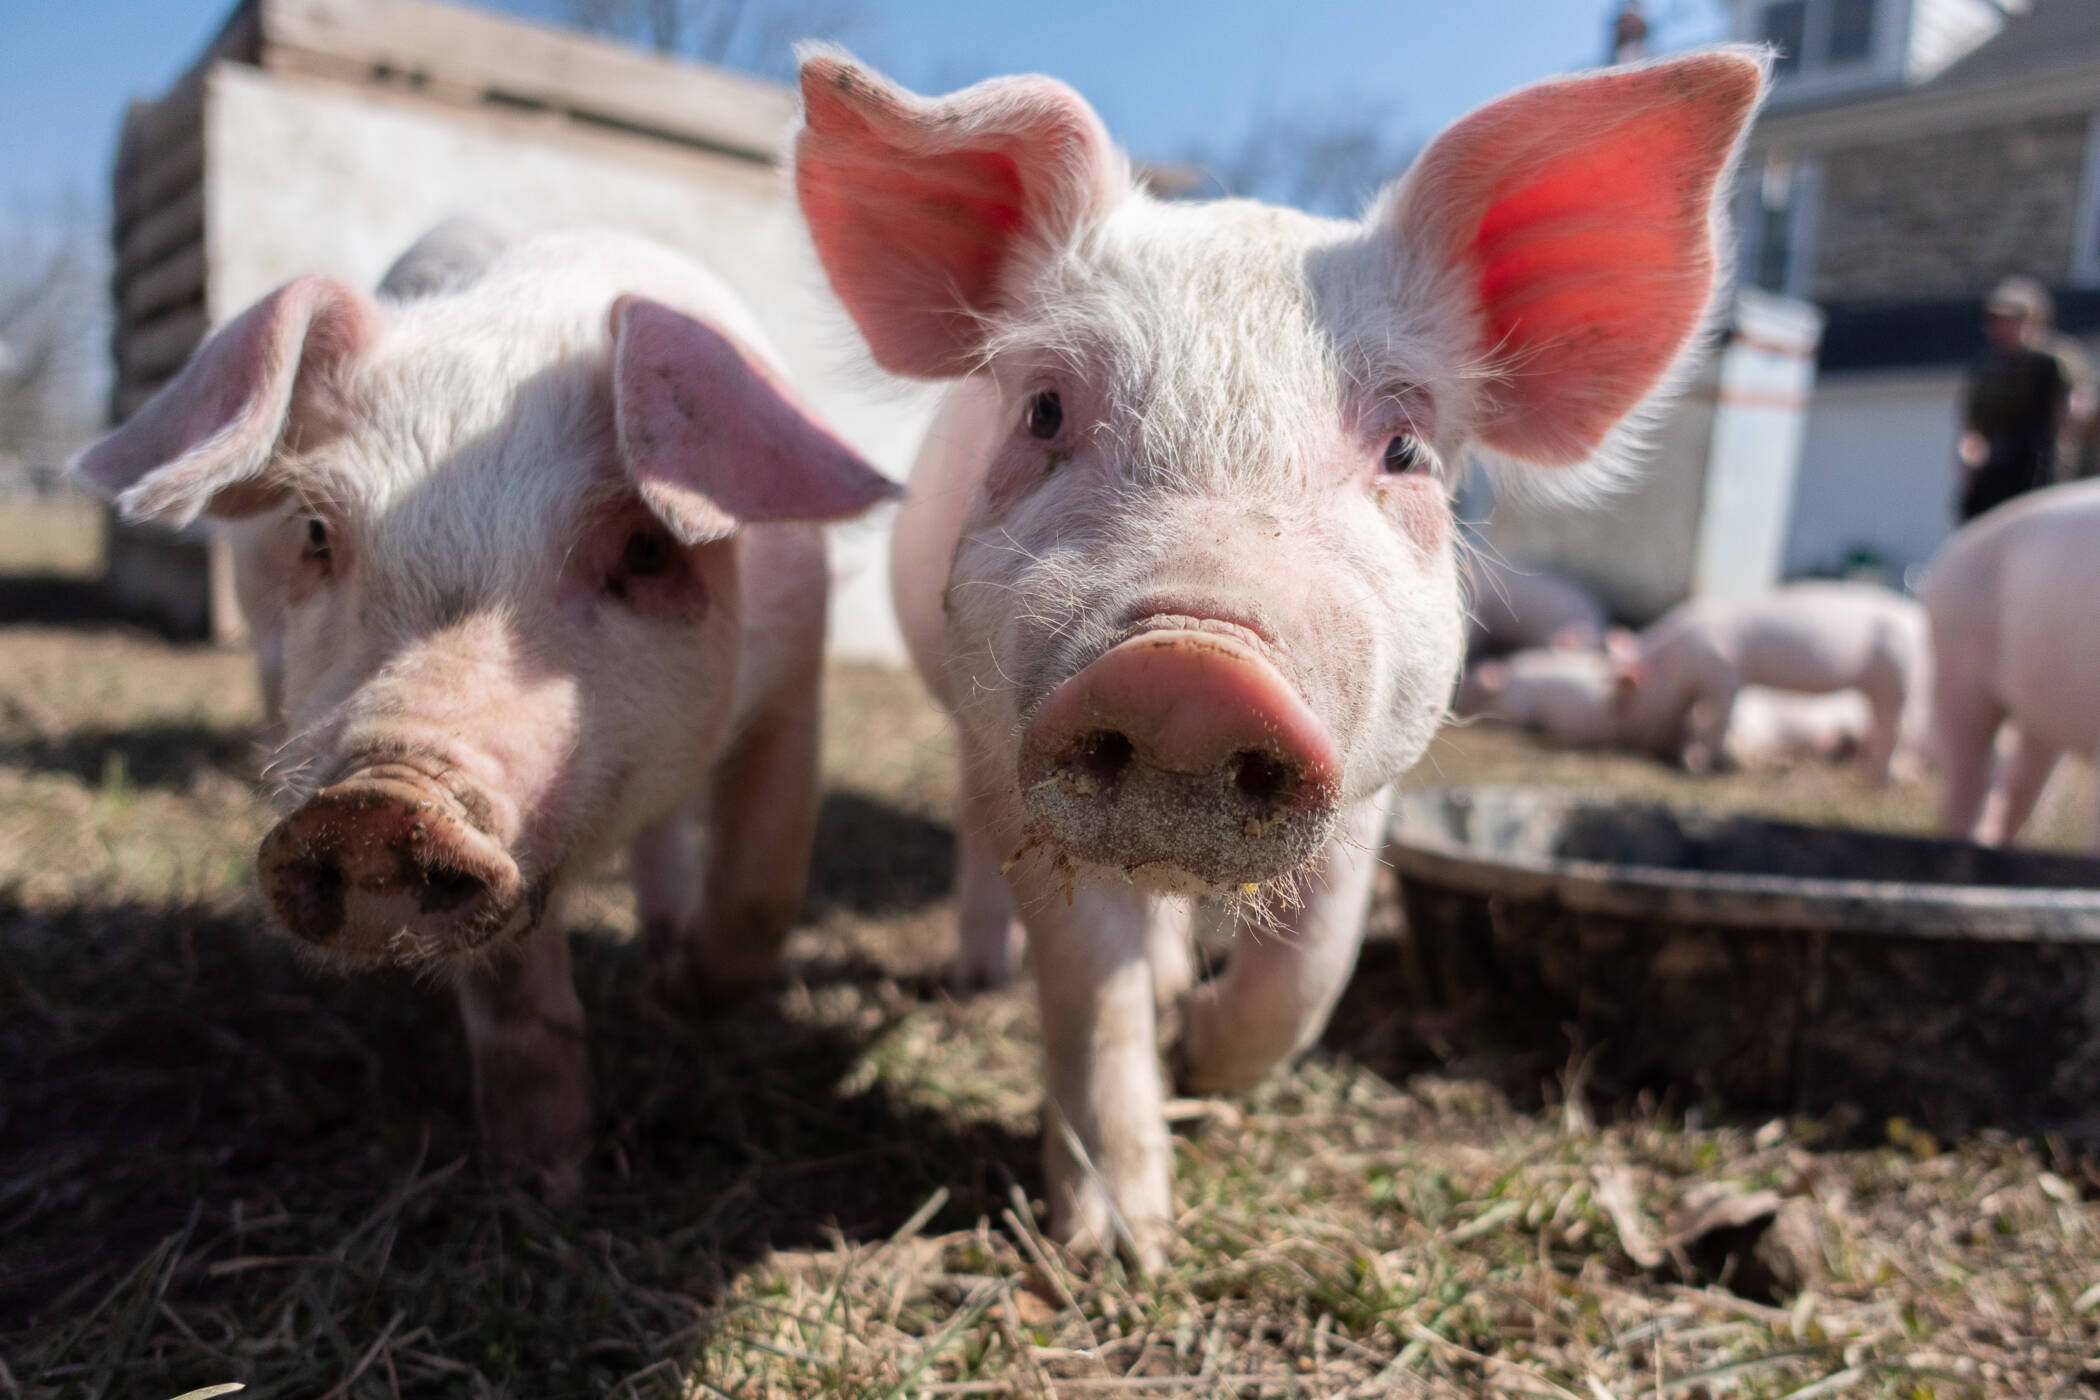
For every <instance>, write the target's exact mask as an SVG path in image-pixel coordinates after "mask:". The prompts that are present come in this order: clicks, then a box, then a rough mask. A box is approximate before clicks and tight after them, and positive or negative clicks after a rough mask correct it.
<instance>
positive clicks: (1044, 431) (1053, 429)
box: [1028, 389, 1065, 442]
mask: <svg viewBox="0 0 2100 1400" xmlns="http://www.w3.org/2000/svg"><path fill="white" fill-rule="evenodd" d="M1064 425H1065V406H1064V405H1063V404H1061V403H1059V402H1058V400H1057V391H1056V390H1055V389H1045V390H1044V391H1043V392H1042V393H1040V394H1037V395H1036V396H1035V397H1034V398H1032V399H1030V400H1029V401H1028V435H1029V436H1030V437H1034V438H1041V439H1042V440H1043V441H1044V442H1048V441H1049V440H1050V439H1052V438H1054V437H1056V436H1057V430H1058V429H1059V428H1062V427H1063V426H1064Z"/></svg>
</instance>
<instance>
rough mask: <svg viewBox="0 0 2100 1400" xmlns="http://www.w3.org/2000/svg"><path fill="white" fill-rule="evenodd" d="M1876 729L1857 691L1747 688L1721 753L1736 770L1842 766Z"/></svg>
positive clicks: (1737, 698) (1731, 718)
mask: <svg viewBox="0 0 2100 1400" xmlns="http://www.w3.org/2000/svg"><path fill="white" fill-rule="evenodd" d="M1873 727H1874V712H1873V710H1872V708H1871V707H1870V706H1869V705H1868V704H1867V698H1866V697H1865V696H1864V695H1861V694H1860V693H1859V692H1858V691H1856V690H1838V691H1832V692H1830V693H1828V694H1825V695H1808V694H1803V693H1802V692H1800V691H1797V690H1775V689H1773V688H1772V687H1770V686H1763V685H1746V686H1744V687H1743V688H1742V689H1741V690H1739V691H1737V692H1736V696H1735V709H1734V712H1733V713H1732V714H1731V715H1730V716H1729V720H1728V735H1727V737H1726V738H1725V739H1724V740H1723V741H1722V750H1721V752H1722V757H1724V758H1725V759H1726V760H1727V761H1728V763H1729V765H1730V766H1731V767H1735V768H1785V767H1788V766H1790V765H1792V764H1794V763H1797V762H1800V761H1802V760H1804V759H1806V760H1811V761H1815V762H1826V763H1831V762H1842V761H1843V760H1845V759H1848V758H1855V757H1857V756H1858V755H1859V753H1860V752H1861V750H1863V749H1864V748H1865V747H1866V745H1867V743H1868V739H1869V736H1870V735H1871V734H1872V732H1873Z"/></svg>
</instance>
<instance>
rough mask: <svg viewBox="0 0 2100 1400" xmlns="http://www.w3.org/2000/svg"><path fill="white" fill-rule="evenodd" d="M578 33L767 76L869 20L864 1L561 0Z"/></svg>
mask: <svg viewBox="0 0 2100 1400" xmlns="http://www.w3.org/2000/svg"><path fill="white" fill-rule="evenodd" d="M558 12H559V13H560V14H561V15H562V16H563V17H564V18H566V19H567V20H568V22H569V23H571V24H574V25H576V26H577V27H578V28H581V29H587V30H590V31H591V32H593V33H596V34H604V35H607V36H609V37H611V38H616V39H626V40H628V41H629V42H632V43H641V44H646V45H648V46H649V47H650V48H653V49H655V50H656V51H657V52H658V53H668V54H682V55H684V56H686V57H688V58H697V59H699V60H701V61H702V62H704V63H716V64H720V65H722V66H724V67H728V68H741V69H743V70H745V71H746V72H751V73H758V74H760V75H762V76H765V77H769V78H785V77H787V76H789V75H790V74H792V73H793V71H794V52H793V46H794V44H795V42H796V41H797V40H800V39H833V40H839V39H845V38H847V37H848V36H850V35H851V34H852V33H853V31H854V30H856V29H858V28H859V27H860V25H861V23H862V22H863V20H864V19H865V10H864V7H863V3H862V0H561V2H560V6H559V10H558Z"/></svg>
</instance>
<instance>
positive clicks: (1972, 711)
mask: <svg viewBox="0 0 2100 1400" xmlns="http://www.w3.org/2000/svg"><path fill="white" fill-rule="evenodd" d="M2004 722H2005V710H2004V707H2002V706H2001V705H1999V704H1998V702H1997V701H1996V700H1994V699H1992V698H1991V695H1990V691H1989V689H1988V688H1987V687H1986V686H1984V685H1982V684H1979V683H1977V682H1974V681H1972V680H1970V679H1969V678H1968V677H1966V676H1963V675H1961V674H1960V673H1959V672H1957V671H1956V669H1955V668H1954V667H1953V666H1951V665H1943V666H1941V667H1940V668H1939V673H1938V674H1937V675H1936V676H1935V677H1934V679H1933V696H1932V746H1933V749H1934V756H1935V757H1936V758H1937V759H1938V760H1939V765H1940V832H1941V834H1943V835H1946V836H1952V837H1955V838H1957V839H1959V840H1966V841H1976V840H1981V839H1982V838H1983V836H1984V834H1985V833H1984V831H1983V829H1982V828H1983V818H1984V803H1985V801H1986V800H1987V798H1988V797H1989V794H1990V785H1991V767H1992V759H1993V757H1994V752H1995V749H1996V745H1997V739H1998V729H1999V726H2000V725H2002V724H2003V723H2004Z"/></svg>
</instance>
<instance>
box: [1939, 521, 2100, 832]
mask: <svg viewBox="0 0 2100 1400" xmlns="http://www.w3.org/2000/svg"><path fill="white" fill-rule="evenodd" d="M1924 594H1925V607H1926V611H1927V612H1928V613H1929V614H1930V616H1931V619H1932V641H1933V646H1934V649H1935V653H1936V656H1937V663H1938V664H1937V667H1936V670H1935V686H1934V693H1933V737H1934V748H1935V750H1936V757H1937V758H1938V760H1939V763H1940V769H1941V788H1940V825H1941V829H1942V830H1944V831H1945V832H1946V833H1947V834H1948V835H1950V836H1962V837H1968V838H1970V839H1973V840H1978V841H1986V842H1990V843H1993V844H1996V843H1999V842H2004V841H2010V840H2011V839H2012V838H2013V837H2014V836H2017V835H2018V834H2019V831H2020V828H2021V827H2022V826H2023V825H2025V824H2026V821H2027V818H2028V816H2029V815H2030V814H2031V813H2032V812H2033V810H2034V804H2035V800H2036V799H2037V798H2038V797H2039V796H2040V795H2041V791H2042V786H2043V784H2044V783H2045V782H2046V781H2047V780H2048V777H2049V774H2050V772H2051V770H2052V769H2054V767H2055V766H2056V761H2057V759H2058V757H2059V756H2060V755H2062V754H2064V753H2067V752H2068V753H2074V754H2080V755H2083V756H2084V757H2086V758H2087V759H2091V758H2093V757H2094V756H2095V755H2096V754H2100V629H2096V627H2095V623H2094V616H2095V614H2094V611H2093V599H2094V598H2095V597H2096V596H2100V481H2080V482H2075V483H2072V484H2071V485H2068V486H2056V487H2051V488H2050V489H2048V490H2046V491H2036V492H2033V493H2031V494H2029V495H2025V496H2022V497H2020V498H2019V499H2018V500H2016V501H2012V502H2009V503H2007V504H2006V505H2003V506H2000V507H1999V508H1998V509H1997V510H1994V511H1991V512H1989V513H1988V514H1986V515H1983V516H1980V517H1978V518H1977V519H1976V520H1974V521H1972V522H1971V523H1970V524H1968V525H1967V526H1965V527H1963V529H1962V530H1961V531H1960V532H1959V533H1958V534H1956V535H1955V536H1954V538H1953V539H1951V540H1949V541H1948V542H1947V544H1946V545H1945V546H1944V547H1943V548H1942V549H1941V550H1940V552H1939V555H1938V557H1936V558H1935V559H1934V560H1933V561H1932V567H1931V568H1930V569H1929V570H1928V571H1927V573H1926V576H1925V590H1924ZM2008 725H2009V726H2010V727H2011V728H2012V729H2013V730H2014V731H2015V732H2014V734H2013V735H2012V736H2011V737H2010V738H2009V740H2007V741H2006V742H2005V743H2004V744H2003V747H2004V749H2005V750H2006V752H2005V753H2004V757H2003V759H2002V762H2001V764H2000V767H1999V771H1998V778H1997V782H1996V783H1995V785H1993V784H1992V781H1991V777H1992V771H1993V754H1994V751H1995V750H1996V749H1997V748H1998V747H2000V743H1999V734H2000V730H2001V727H2003V726H2008ZM2094 845H2095V849H2096V850H2100V827H2096V828H2095V837H2094Z"/></svg>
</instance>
